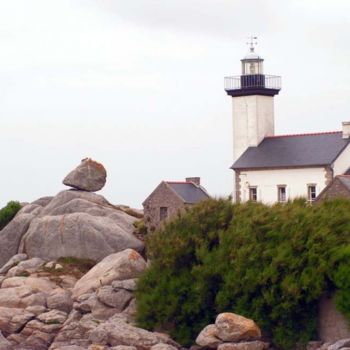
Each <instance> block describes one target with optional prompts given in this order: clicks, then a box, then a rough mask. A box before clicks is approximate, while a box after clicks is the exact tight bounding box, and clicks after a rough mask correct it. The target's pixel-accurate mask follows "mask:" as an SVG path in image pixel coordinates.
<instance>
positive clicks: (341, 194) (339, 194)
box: [316, 175, 350, 202]
mask: <svg viewBox="0 0 350 350" xmlns="http://www.w3.org/2000/svg"><path fill="white" fill-rule="evenodd" d="M333 198H349V199H350V175H338V176H336V177H335V178H334V179H333V181H332V182H331V183H330V184H329V185H328V186H327V187H326V188H325V189H324V190H323V191H322V192H321V193H320V194H319V196H318V197H317V198H316V201H317V202H318V201H322V200H325V199H333Z"/></svg>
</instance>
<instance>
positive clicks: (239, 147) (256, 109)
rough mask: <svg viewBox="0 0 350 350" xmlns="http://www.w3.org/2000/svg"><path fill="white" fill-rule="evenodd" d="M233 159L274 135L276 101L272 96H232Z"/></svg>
mask: <svg viewBox="0 0 350 350" xmlns="http://www.w3.org/2000/svg"><path fill="white" fill-rule="evenodd" d="M232 114H233V160H234V161H236V160H237V159H238V158H239V157H240V156H241V155H242V154H243V153H244V151H245V150H246V149H247V148H248V147H250V146H253V147H255V146H258V145H259V143H260V142H261V141H262V140H263V139H264V138H265V137H266V136H272V135H274V103H273V97H271V96H260V95H253V96H239V97H233V98H232Z"/></svg>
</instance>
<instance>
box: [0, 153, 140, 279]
mask: <svg viewBox="0 0 350 350" xmlns="http://www.w3.org/2000/svg"><path fill="white" fill-rule="evenodd" d="M64 182H65V184H67V185H69V186H71V187H74V188H75V189H74V190H65V191H62V192H60V193H58V194H57V195H56V196H55V197H42V198H39V199H38V200H36V201H34V202H32V203H29V204H26V205H24V206H23V207H22V209H21V210H20V211H19V212H18V213H17V215H16V216H15V218H14V219H13V220H12V221H11V222H10V223H9V224H8V225H7V226H6V227H5V228H4V229H3V230H1V231H0V268H1V270H0V271H1V273H7V272H8V270H9V269H11V268H13V270H12V275H13V276H16V275H19V274H21V273H27V272H29V273H30V272H31V271H29V270H30V267H29V266H22V265H21V264H20V259H22V258H23V257H26V256H28V257H29V258H36V259H42V260H45V261H49V260H56V259H58V258H60V257H68V256H73V257H76V258H88V259H93V260H96V261H100V260H102V259H103V258H104V257H106V256H108V255H110V254H113V253H116V252H119V251H122V250H124V249H127V248H131V249H134V250H137V251H139V252H141V251H143V249H144V245H143V243H142V242H141V241H140V240H139V239H138V238H136V236H135V235H134V234H133V233H134V229H135V228H134V223H135V221H136V220H138V219H139V215H137V216H138V218H136V217H135V216H132V215H129V214H128V213H127V212H130V213H132V211H130V210H123V209H122V206H119V207H116V206H114V205H111V204H110V203H109V202H108V201H107V200H106V199H105V198H104V197H103V196H100V195H98V194H96V193H93V192H91V191H97V190H99V189H101V188H102V187H103V186H104V184H105V182H106V170H105V168H104V167H103V165H102V164H99V163H97V162H95V161H93V160H91V159H84V160H83V161H82V163H81V164H80V165H79V166H78V167H77V168H76V169H75V170H73V171H72V172H71V173H70V174H68V175H67V177H66V179H65V180H64ZM18 253H20V255H17V257H16V258H13V259H14V260H11V261H9V259H11V258H12V257H13V256H15V255H16V254H18ZM18 259H19V260H18ZM17 260H18V261H17ZM7 262H8V265H7V266H6V267H3V265H4V264H5V263H7ZM18 263H19V264H18ZM36 263H39V260H36V261H34V260H33V261H31V262H30V264H34V265H35V264H36ZM17 264H18V266H15V265H17ZM26 264H28V262H27V263H26ZM33 267H34V268H35V266H33Z"/></svg>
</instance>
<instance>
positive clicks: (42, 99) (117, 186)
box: [0, 0, 350, 207]
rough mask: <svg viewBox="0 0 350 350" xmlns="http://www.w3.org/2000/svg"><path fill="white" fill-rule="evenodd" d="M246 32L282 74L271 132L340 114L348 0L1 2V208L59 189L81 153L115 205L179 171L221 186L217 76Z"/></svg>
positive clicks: (236, 55) (348, 75)
mask: <svg viewBox="0 0 350 350" xmlns="http://www.w3.org/2000/svg"><path fill="white" fill-rule="evenodd" d="M252 34H253V35H257V36H258V37H259V45H258V48H257V51H258V52H259V54H260V55H261V56H262V57H263V58H264V59H265V67H264V68H265V73H266V74H274V75H281V76H282V90H281V92H280V95H278V96H276V97H275V120H276V133H277V134H285V133H304V132H315V131H328V130H340V128H341V122H342V121H345V120H350V68H349V60H350V44H349V43H350V1H349V0H333V1H330V0H328V1H322V0H303V1H301V0H295V1H293V0H285V1H280V0H261V1H259V0H251V1H249V0H0V130H1V138H0V155H1V170H2V172H1V181H0V206H3V205H5V204H6V202H8V201H9V200H19V201H32V200H35V199H37V198H39V197H42V196H46V195H54V194H56V193H57V192H58V191H60V190H62V189H64V188H65V187H64V186H63V185H62V179H63V178H64V176H65V175H66V174H67V173H68V172H69V171H70V170H72V169H73V168H74V167H75V166H77V165H78V164H79V163H80V160H81V159H82V158H85V157H92V158H93V159H95V160H97V161H99V162H102V163H103V164H104V165H105V167H106V169H107V173H108V179H107V183H106V186H105V187H104V189H103V190H102V191H101V192H100V193H101V194H103V195H105V196H106V198H107V199H108V200H109V201H111V202H112V203H115V204H126V205H131V206H133V207H141V203H142V201H143V200H144V199H145V198H146V197H147V196H148V195H149V193H150V192H151V191H152V190H153V189H154V188H155V186H156V185H158V183H159V182H160V181H161V180H183V179H184V178H185V177H186V176H200V177H201V178H202V184H203V185H204V186H205V187H206V188H207V190H208V191H209V192H210V193H211V194H212V195H218V196H227V195H229V194H230V193H231V191H232V178H233V176H232V171H231V170H230V169H229V167H230V166H231V164H232V131H231V129H232V120H231V119H232V116H231V98H230V97H228V96H226V94H225V92H224V90H223V77H224V76H227V75H238V74H240V59H241V58H242V57H243V56H244V55H245V53H246V51H247V46H246V41H247V37H248V36H249V35H252Z"/></svg>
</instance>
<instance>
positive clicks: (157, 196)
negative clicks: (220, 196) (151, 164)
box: [142, 177, 209, 231]
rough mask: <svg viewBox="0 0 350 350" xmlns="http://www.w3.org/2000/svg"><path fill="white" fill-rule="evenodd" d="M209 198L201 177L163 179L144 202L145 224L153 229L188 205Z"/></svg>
mask: <svg viewBox="0 0 350 350" xmlns="http://www.w3.org/2000/svg"><path fill="white" fill-rule="evenodd" d="M208 198H209V195H208V193H207V191H206V190H205V189H204V188H203V187H202V186H201V185H200V178H199V177H190V178H186V181H183V182H180V181H162V182H161V183H160V184H159V185H158V186H157V187H156V189H155V190H154V191H153V192H152V193H151V194H150V195H149V196H148V197H147V198H146V199H145V201H144V202H143V203H142V205H143V208H144V217H145V225H146V227H147V229H148V230H149V231H153V230H155V229H156V228H158V227H159V226H160V225H161V223H162V221H164V220H166V219H169V218H171V217H174V215H176V214H178V213H179V212H180V211H181V210H183V209H184V208H185V207H186V206H191V205H193V204H196V203H198V202H200V201H203V200H206V199H208Z"/></svg>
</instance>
